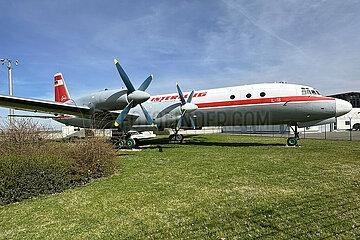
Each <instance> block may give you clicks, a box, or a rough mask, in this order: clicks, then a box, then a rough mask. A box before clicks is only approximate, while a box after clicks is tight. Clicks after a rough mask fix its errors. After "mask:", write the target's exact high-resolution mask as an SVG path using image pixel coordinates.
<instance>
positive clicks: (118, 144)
mask: <svg viewBox="0 0 360 240" xmlns="http://www.w3.org/2000/svg"><path fill="white" fill-rule="evenodd" d="M117 146H118V147H119V148H120V149H122V148H124V146H125V141H124V140H120V141H119V142H117Z"/></svg>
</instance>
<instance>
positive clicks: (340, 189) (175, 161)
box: [0, 135, 360, 239]
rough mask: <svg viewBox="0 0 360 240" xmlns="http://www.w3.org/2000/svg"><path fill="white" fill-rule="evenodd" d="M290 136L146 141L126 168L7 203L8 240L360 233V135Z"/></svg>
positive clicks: (0, 233) (1, 229)
mask: <svg viewBox="0 0 360 240" xmlns="http://www.w3.org/2000/svg"><path fill="white" fill-rule="evenodd" d="M285 141H286V139H284V138H271V137H248V136H234V135H197V136H186V144H184V145H176V144H167V143H166V142H167V138H166V137H160V138H157V139H152V140H148V141H144V144H149V145H150V147H148V148H146V149H145V150H143V151H138V152H130V151H121V152H119V169H120V171H119V174H118V175H113V176H111V177H108V178H103V179H100V180H97V181H94V182H92V183H90V184H88V185H86V186H84V187H80V188H75V189H70V190H67V191H65V192H63V193H61V194H56V195H50V196H41V197H38V198H34V199H28V200H25V201H23V202H20V203H15V204H10V205H6V206H2V207H0V238H1V239H21V238H22V239H44V238H45V239H54V238H55V239H124V238H128V239H143V238H149V239H159V238H161V239H171V238H175V239H179V238H189V239H244V238H245V239H255V238H261V239H298V238H299V239H309V238H310V239H323V238H330V239H336V238H340V239H354V238H360V142H359V141H353V142H349V141H330V140H328V141H325V140H309V139H304V140H301V145H302V147H300V148H296V147H285V146H284V145H285ZM157 146H161V147H162V150H163V151H162V152H160V151H159V148H158V147H157Z"/></svg>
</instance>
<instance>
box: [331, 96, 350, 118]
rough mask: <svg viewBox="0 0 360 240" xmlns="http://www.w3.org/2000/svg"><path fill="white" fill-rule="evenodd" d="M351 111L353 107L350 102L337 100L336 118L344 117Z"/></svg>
mask: <svg viewBox="0 0 360 240" xmlns="http://www.w3.org/2000/svg"><path fill="white" fill-rule="evenodd" d="M351 109H352V105H351V104H350V103H349V102H348V101H345V100H342V99H335V111H336V113H335V117H339V116H342V115H344V114H346V113H348V112H350V111H351Z"/></svg>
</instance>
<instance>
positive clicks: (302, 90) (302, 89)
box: [301, 87, 306, 95]
mask: <svg viewBox="0 0 360 240" xmlns="http://www.w3.org/2000/svg"><path fill="white" fill-rule="evenodd" d="M301 94H302V95H306V89H305V88H303V87H302V88H301Z"/></svg>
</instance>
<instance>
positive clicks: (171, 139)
mask: <svg viewBox="0 0 360 240" xmlns="http://www.w3.org/2000/svg"><path fill="white" fill-rule="evenodd" d="M169 141H170V142H171V141H175V134H170V136H169Z"/></svg>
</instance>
